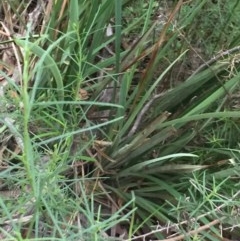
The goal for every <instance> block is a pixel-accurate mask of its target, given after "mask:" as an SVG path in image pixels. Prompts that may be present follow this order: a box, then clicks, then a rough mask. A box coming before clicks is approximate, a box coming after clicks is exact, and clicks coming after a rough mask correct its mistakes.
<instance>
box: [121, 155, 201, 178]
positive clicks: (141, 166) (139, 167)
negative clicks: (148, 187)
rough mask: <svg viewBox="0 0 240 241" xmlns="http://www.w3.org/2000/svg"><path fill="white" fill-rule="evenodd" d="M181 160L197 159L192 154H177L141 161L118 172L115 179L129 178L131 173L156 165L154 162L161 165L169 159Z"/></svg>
mask: <svg viewBox="0 0 240 241" xmlns="http://www.w3.org/2000/svg"><path fill="white" fill-rule="evenodd" d="M179 157H180V158H181V157H197V155H194V154H188V153H177V154H172V155H168V156H164V157H159V158H155V159H152V160H148V161H143V162H141V163H137V164H135V165H133V166H131V167H129V168H125V169H124V170H123V171H120V172H119V173H118V174H117V177H124V176H129V175H131V173H136V172H138V171H141V170H143V169H144V168H146V169H148V168H149V165H151V164H153V163H156V162H160V163H161V164H162V161H165V160H167V159H171V158H179Z"/></svg>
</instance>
